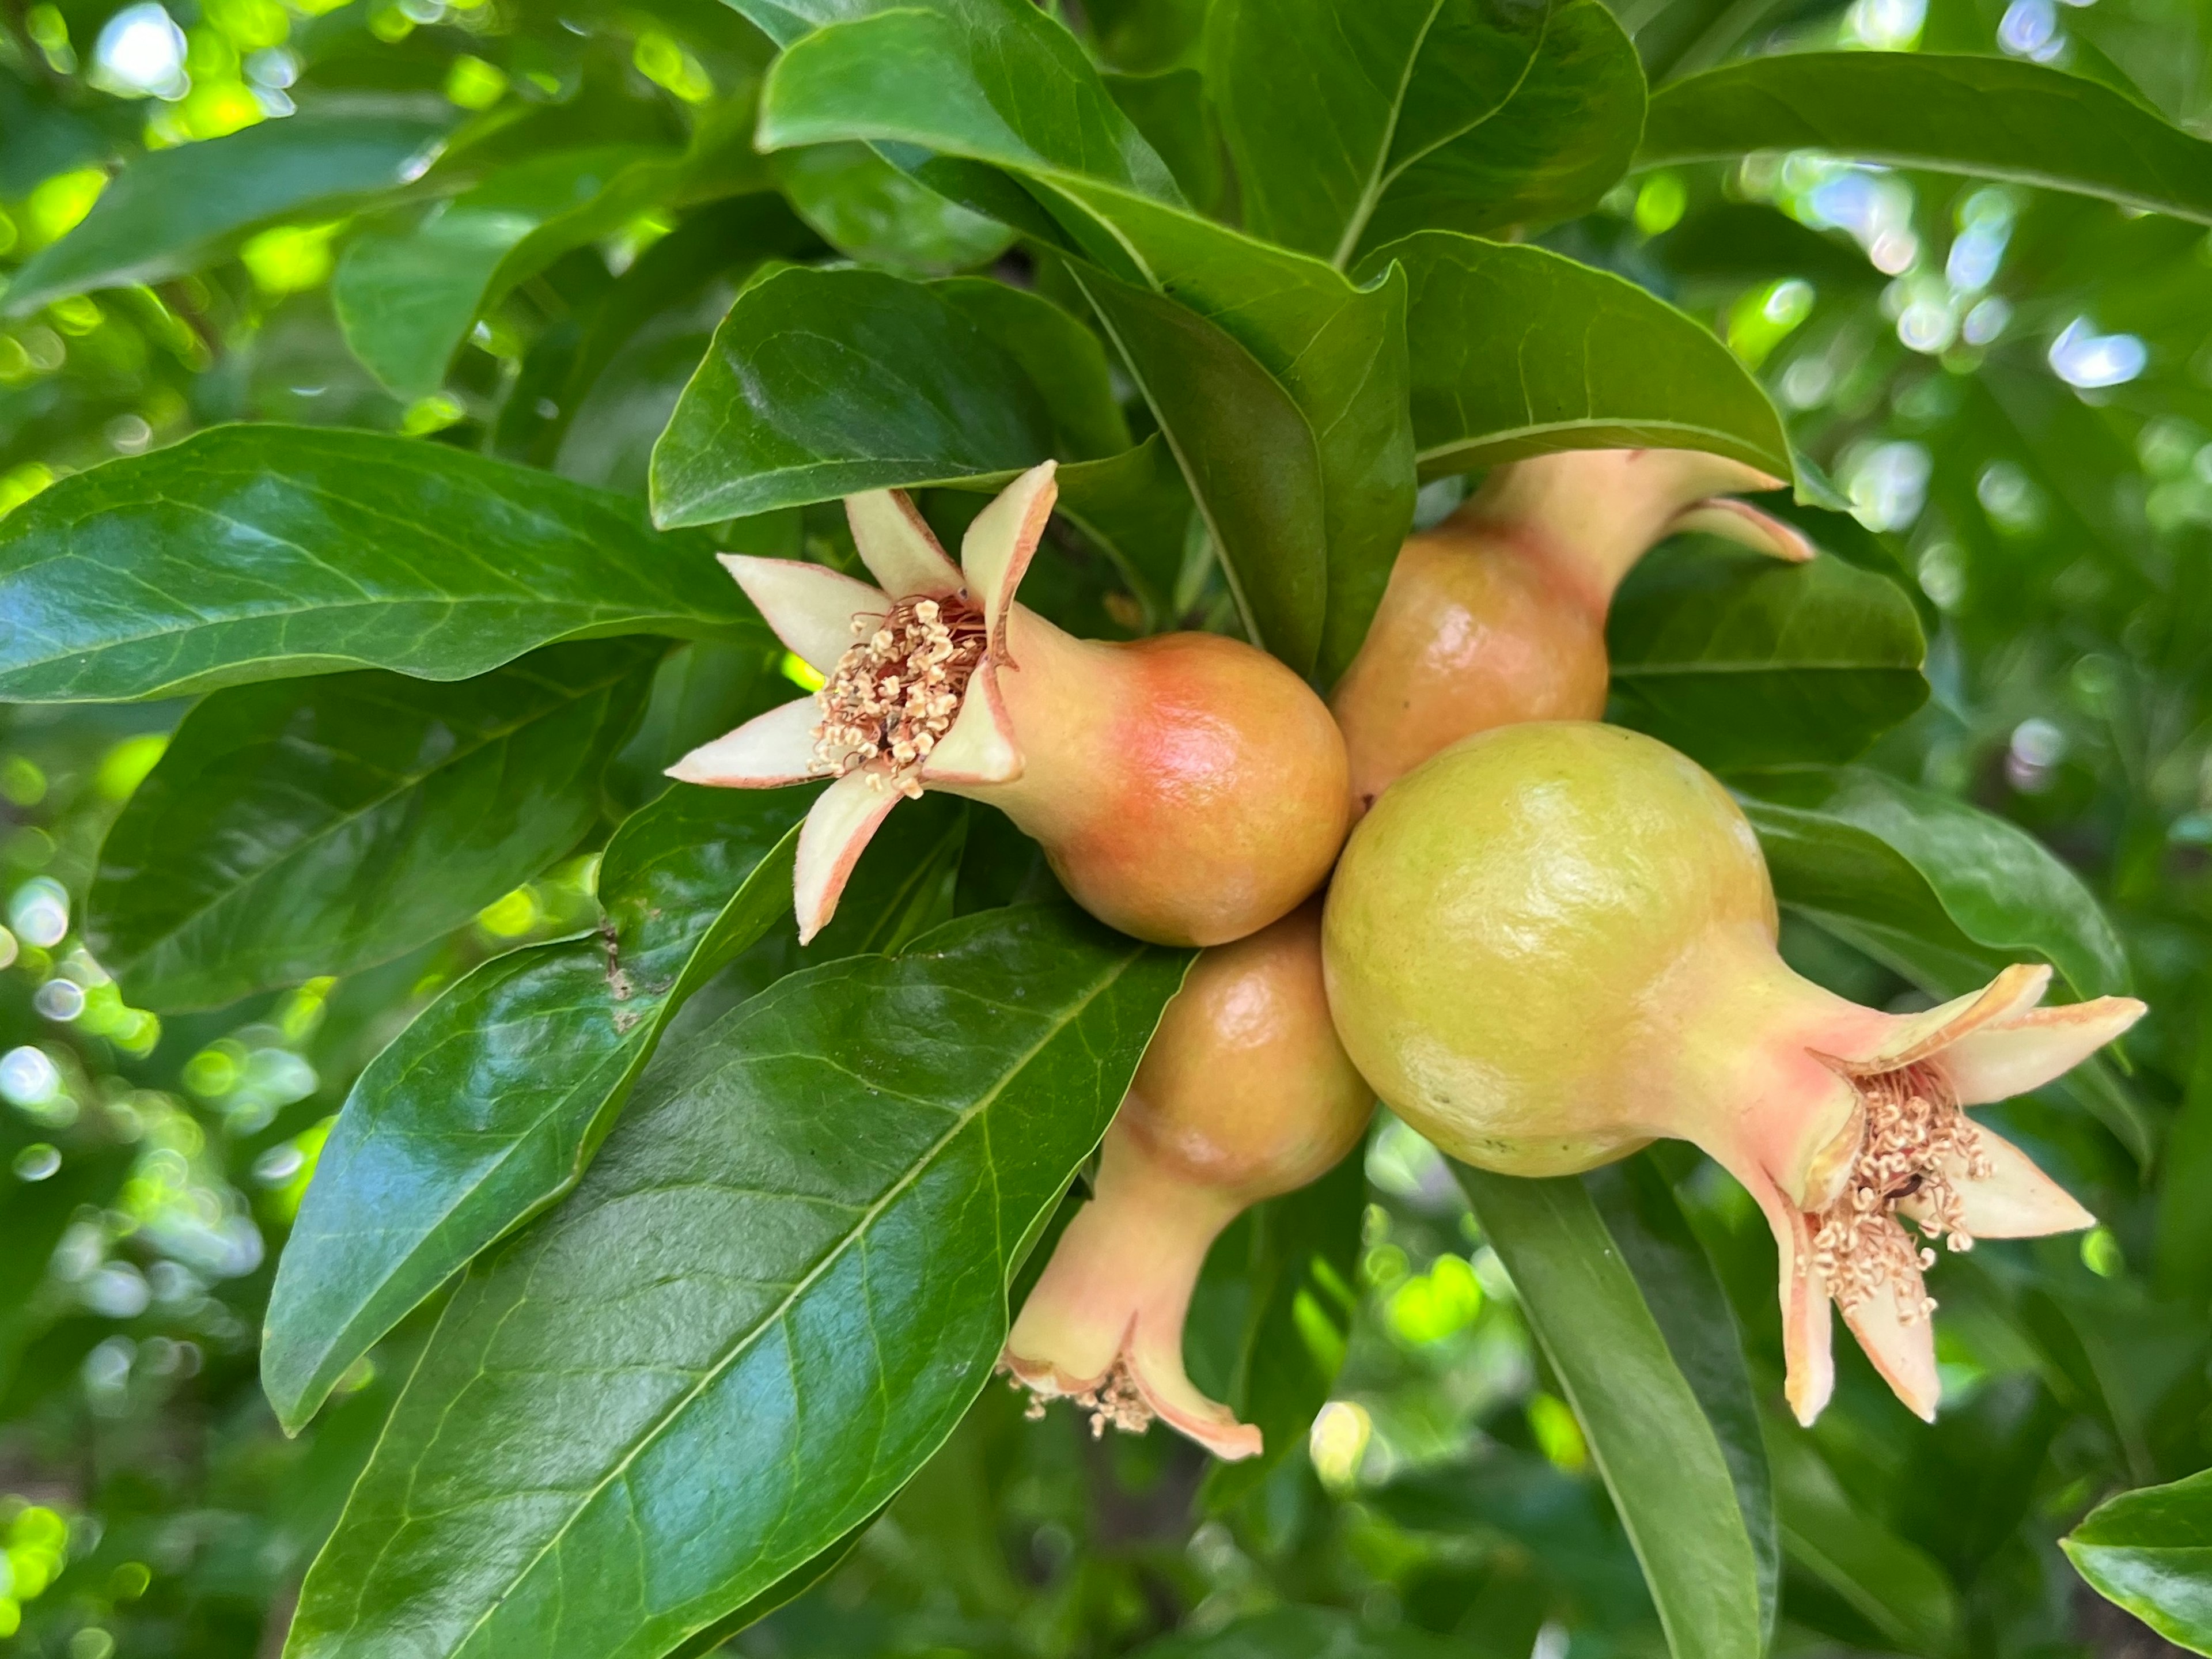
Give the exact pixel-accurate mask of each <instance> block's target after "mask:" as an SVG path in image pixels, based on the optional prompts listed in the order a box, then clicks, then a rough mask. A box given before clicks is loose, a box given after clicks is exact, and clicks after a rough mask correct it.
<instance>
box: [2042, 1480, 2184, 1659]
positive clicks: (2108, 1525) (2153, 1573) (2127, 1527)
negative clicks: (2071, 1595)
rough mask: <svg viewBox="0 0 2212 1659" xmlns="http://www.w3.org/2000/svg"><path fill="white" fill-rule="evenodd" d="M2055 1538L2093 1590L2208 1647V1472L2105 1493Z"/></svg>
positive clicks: (2163, 1631)
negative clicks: (2081, 1518) (2103, 1499)
mask: <svg viewBox="0 0 2212 1659" xmlns="http://www.w3.org/2000/svg"><path fill="white" fill-rule="evenodd" d="M2058 1544H2059V1547H2060V1548H2062V1549H2063V1550H2064V1551H2065V1552H2066V1559H2068V1560H2069V1561H2071V1562H2072V1563H2073V1564H2074V1565H2075V1570H2076V1571H2079V1572H2080V1573H2081V1577H2084V1578H2086V1579H2087V1580H2088V1581H2089V1586H2090V1588H2091V1589H2094V1590H2095V1591H2096V1592H2097V1594H2098V1595H2101V1596H2103V1597H2105V1598H2106V1600H2107V1601H2117V1602H2118V1604H2119V1605H2120V1606H2122V1607H2125V1608H2126V1609H2127V1610H2128V1611H2129V1612H2130V1613H2133V1614H2135V1616H2136V1618H2138V1619H2140V1620H2142V1621H2143V1623H2145V1624H2146V1625H2148V1626H2150V1627H2151V1628H2152V1629H2153V1630H2154V1631H2156V1632H2158V1633H2159V1634H2160V1636H2163V1637H2165V1638H2166V1640H2167V1641H2169V1642H2173V1643H2177V1644H2179V1645H2180V1646H2182V1647H2185V1648H2187V1649H2188V1650H2190V1651H2191V1653H2212V1471H2207V1472H2205V1473H2203V1474H2192V1475H2191V1476H2190V1477H2189V1478H2188V1479H2187V1480H2176V1481H2174V1482H2173V1483H2172V1485H2170V1486H2147V1487H2145V1488H2143V1489H2142V1490H2141V1491H2139V1492H2122V1493H2121V1494H2120V1495H2119V1496H2118V1497H2117V1498H2109V1499H2107V1500H2106V1502H2104V1503H2102V1504H2099V1505H2098V1506H2097V1507H2096V1508H2095V1509H2093V1510H2090V1511H2089V1515H2088V1518H2087V1520H2085V1521H2083V1522H2081V1525H2080V1526H2078V1527H2076V1528H2074V1530H2073V1531H2072V1532H2070V1533H2069V1534H2066V1536H2065V1537H2063V1538H2062V1539H2060V1540H2059V1541H2058Z"/></svg>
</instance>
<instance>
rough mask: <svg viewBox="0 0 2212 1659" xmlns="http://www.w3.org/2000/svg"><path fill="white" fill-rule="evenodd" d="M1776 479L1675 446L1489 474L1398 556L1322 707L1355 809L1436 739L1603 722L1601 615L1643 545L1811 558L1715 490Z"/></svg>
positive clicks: (1572, 457) (1557, 458) (1783, 531)
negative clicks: (1338, 736) (1724, 545)
mask: <svg viewBox="0 0 2212 1659" xmlns="http://www.w3.org/2000/svg"><path fill="white" fill-rule="evenodd" d="M1779 487H1780V481H1779V480H1778V479H1775V478H1770V477H1766V476H1765V475H1764V474H1763V473H1759V472H1757V471H1753V469H1752V468H1750V467H1747V466H1746V465H1742V464H1741V462H1738V461H1730V460H1724V459H1722V458H1721V457H1719V456H1717V455H1707V454H1704V453H1699V452H1698V451H1694V450H1683V449H1597V450H1576V451H1571V452H1570V453H1565V454H1559V455H1541V456H1537V457H1535V458H1534V459H1529V460H1525V461H1515V462H1512V463H1511V464H1510V465H1504V466H1500V467H1498V468H1496V469H1494V470H1493V471H1492V472H1491V474H1490V476H1489V477H1487V478H1486V479H1485V480H1484V481H1483V484H1482V488H1481V489H1479V490H1477V491H1476V492H1475V494H1474V495H1473V496H1472V497H1470V498H1469V499H1468V501H1467V503H1466V504H1465V505H1464V506H1462V507H1461V508H1460V509H1459V510H1458V511H1457V512H1456V513H1453V514H1452V515H1451V517H1449V519H1446V520H1444V521H1443V523H1442V524H1440V525H1438V526H1436V527H1435V528H1434V529H1433V530H1429V531H1425V532H1422V533H1421V534H1419V535H1418V536H1415V537H1413V538H1412V539H1411V540H1409V541H1408V542H1407V544H1406V545H1405V546H1404V547H1403V548H1402V549H1401V550H1400V551H1399V554H1398V560H1397V562H1396V564H1395V565H1394V566H1393V567H1392V568H1391V571H1390V585H1389V588H1388V589H1387V590H1386V591H1385V592H1384V593H1383V604H1382V606H1381V608H1380V609H1379V610H1377V611H1376V615H1375V623H1374V626H1373V627H1372V628H1371V629H1369V631H1368V635H1367V641H1366V643H1365V644H1364V646H1362V647H1360V652H1359V654H1358V656H1357V657H1356V658H1354V659H1352V666H1351V667H1350V668H1348V669H1346V671H1345V674H1344V678H1342V679H1341V680H1340V681H1339V682H1338V683H1337V687H1336V690H1335V692H1334V695H1333V696H1331V697H1330V699H1329V703H1330V707H1331V708H1333V709H1334V712H1335V714H1336V719H1337V723H1338V725H1339V726H1341V727H1342V728H1343V731H1344V740H1345V744H1346V748H1347V749H1348V750H1350V753H1351V757H1352V797H1353V800H1354V802H1355V804H1356V806H1357V810H1358V811H1365V810H1366V809H1367V807H1368V805H1370V803H1371V802H1372V801H1373V800H1374V799H1375V798H1376V796H1377V795H1379V794H1381V793H1383V789H1384V788H1385V787H1388V786H1389V782H1390V781H1391V780H1392V779H1393V778H1395V777H1397V776H1399V775H1401V774H1402V773H1404V772H1407V771H1409V770H1411V769H1413V767H1416V766H1418V765H1419V764H1420V763H1422V762H1423V761H1425V760H1426V759H1427V758H1428V757H1430V756H1431V755H1433V754H1435V753H1436V752H1437V750H1439V749H1442V748H1443V747H1445V746H1446V745H1447V744H1454V743H1456V742H1458V741H1459V740H1460V739H1461V738H1464V737H1468V736H1469V735H1471V734H1472V733H1474V732H1486V731H1488V730H1489V729H1490V728H1491V727H1492V726H1507V725H1510V724H1513V723H1514V722H1516V721H1519V720H1595V719H1597V717H1598V716H1599V715H1601V714H1603V713H1604V712H1605V691H1606V680H1607V662H1606V653H1605V617H1606V611H1607V608H1608V607H1609V606H1610V605H1611V604H1612V603H1613V590H1614V589H1615V588H1617V587H1618V586H1620V582H1621V579H1622V578H1623V577H1624V576H1626V574H1628V572H1629V569H1630V568H1631V567H1632V565H1634V564H1635V562H1637V560H1638V559H1639V558H1641V557H1642V556H1644V552H1645V550H1647V549H1649V548H1650V547H1651V546H1652V545H1653V544H1656V543H1657V542H1660V541H1662V540H1664V539H1665V538H1667V537H1668V536H1671V535H1674V534H1676V533H1677V532H1681V531H1686V530H1702V531H1705V532H1710V533H1711V534H1714V535H1720V536H1726V537H1728V538H1729V539H1730V540H1732V541H1737V542H1741V543H1742V544H1745V545H1747V546H1749V547H1753V548H1756V549H1757V550H1759V551H1760V552H1762V553H1770V554H1771V555H1773V556H1775V557H1777V558H1783V559H1790V560H1803V559H1809V558H1810V557H1812V556H1813V550H1812V548H1811V547H1810V546H1809V545H1808V544H1807V543H1806V542H1805V540H1804V538H1802V536H1800V535H1799V534H1798V533H1797V532H1796V531H1795V530H1793V529H1791V528H1790V526H1788V525H1785V524H1783V523H1782V522H1780V521H1779V520H1775V519H1771V518H1769V517H1768V516H1767V515H1766V514H1765V513H1761V512H1759V510H1758V509H1757V508H1755V507H1749V506H1747V505H1746V504H1745V503H1743V502H1741V501H1730V500H1729V499H1727V498H1726V497H1725V496H1723V495H1720V494H1719V493H1718V492H1720V491H1723V490H1729V489H1778V488H1779Z"/></svg>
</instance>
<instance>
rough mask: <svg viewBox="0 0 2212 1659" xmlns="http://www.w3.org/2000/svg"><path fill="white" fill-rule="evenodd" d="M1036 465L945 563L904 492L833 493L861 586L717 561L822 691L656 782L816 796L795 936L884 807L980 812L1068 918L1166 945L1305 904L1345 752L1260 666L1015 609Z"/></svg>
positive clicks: (775, 567) (789, 569)
mask: <svg viewBox="0 0 2212 1659" xmlns="http://www.w3.org/2000/svg"><path fill="white" fill-rule="evenodd" d="M1053 475H1054V465H1053V463H1051V462H1049V461H1047V462H1045V463H1044V464H1043V465H1040V466H1036V467H1034V468H1032V469H1031V470H1030V471H1027V472H1025V473H1024V474H1023V475H1022V476H1021V477H1018V478H1017V479H1015V480H1014V482H1013V483H1011V484H1010V485H1008V486H1007V487H1006V489H1005V490H1004V491H1003V492H1002V493H1001V494H1000V495H998V496H997V497H996V498H994V500H993V501H991V503H990V504H989V505H988V506H987V507H985V508H984V509H983V511H982V512H981V513H979V514H978V515H977V516H976V518H975V521H974V522H973V523H972V524H971V525H969V528H968V532H967V535H966V537H965V538H964V539H963V541H962V543H961V549H960V562H959V563H958V564H957V565H956V564H954V563H953V562H952V561H951V559H950V558H948V557H946V556H945V550H944V549H943V548H941V547H940V546H939V544H938V542H937V538H936V537H935V536H933V534H931V532H930V530H929V526H927V524H925V523H924V522H923V521H922V519H921V514H920V513H917V512H916V511H915V507H914V506H913V504H912V503H911V502H910V501H908V499H907V498H906V497H905V496H904V495H901V494H899V493H897V492H896V491H892V490H873V491H870V492H868V493H866V494H865V495H854V496H850V497H848V498H847V500H846V502H845V511H846V516H847V518H848V520H849V522H850V523H851V525H852V527H853V540H854V544H855V546H857V547H858V549H859V550H860V559H861V562H863V563H864V564H866V566H867V568H868V570H869V572H870V574H872V575H873V576H874V577H875V578H876V580H877V582H878V584H879V586H869V585H868V584H867V583H866V582H861V581H856V580H854V579H853V578H852V577H849V576H845V575H841V574H838V573H837V572H836V571H834V570H830V569H827V568H823V566H821V565H817V564H808V563H804V562H797V561H793V560H787V559H761V558H749V557H743V556H737V555H725V556H723V559H722V562H723V563H724V564H725V565H726V566H727V567H728V568H729V571H730V574H732V575H733V576H734V577H736V578H737V580H738V586H741V587H743V588H744V591H745V593H746V595H747V596H748V597H749V598H750V599H751V600H752V602H753V604H754V605H756V606H757V607H758V608H759V611H760V612H761V614H762V616H763V617H766V618H767V620H768V623H769V627H770V628H772V629H775V633H776V635H777V637H778V638H780V639H781V640H782V641H783V642H784V644H785V645H787V646H788V647H790V648H791V650H792V652H793V654H795V655H796V656H798V657H799V658H800V659H802V660H804V661H805V662H806V663H807V664H808V665H811V667H812V668H813V669H814V670H815V671H816V672H817V673H818V674H820V675H821V676H822V677H823V685H822V689H821V690H819V691H817V692H816V693H815V694H814V695H813V696H809V697H801V698H799V699H796V700H795V701H793V702H788V703H786V704H785V705H783V707H781V708H775V709H771V710H770V711H769V713H767V714H763V715H762V716H760V717H759V718H758V719H757V720H752V721H750V722H749V723H747V724H746V725H744V726H739V727H738V729H737V730H736V731H734V732H730V733H729V734H728V735H727V736H726V737H722V738H716V739H715V740H714V742H712V743H710V744H706V745H704V746H703V747H702V748H699V749H696V750H692V752H691V753H690V754H689V755H686V756H685V757H684V758H683V759H682V760H681V761H679V762H678V763H677V764H676V765H674V766H673V767H671V768H670V769H669V775H670V776H671V777H675V778H678V779H681V780H683V781H685V782H689V783H701V784H711V785H719V786H722V787H732V788H740V789H764V788H775V787H778V786H781V785H784V784H793V783H804V782H806V781H810V780H819V779H822V778H829V779H832V780H834V781H832V782H831V784H830V785H829V788H827V789H826V790H824V791H823V793H822V797H821V799H819V800H817V801H816V802H815V803H814V805H813V807H812V808H811V811H809V812H808V813H807V817H806V823H805V827H804V828H803V829H801V831H800V833H799V855H798V868H797V872H796V875H795V878H794V882H793V886H794V894H795V897H796V899H797V903H798V911H799V938H800V939H801V940H802V941H805V940H808V939H812V938H813V937H814V936H815V935H816V934H817V933H819V932H820V931H821V930H822V928H823V927H824V926H825V925H826V924H827V923H828V922H829V918H830V916H831V915H832V914H833V913H834V912H835V911H836V908H837V898H838V895H839V894H840V893H841V892H842V891H843V890H844V886H845V883H846V880H847V878H848V877H849V876H850V875H851V874H852V871H853V866H854V863H855V861H856V860H858V859H859V858H860V854H861V852H862V850H863V849H865V848H866V846H867V844H868V840H869V838H870V837H871V836H873V835H874V834H875V832H876V829H877V826H878V825H879V824H881V823H883V821H884V817H886V816H887V815H888V814H889V813H890V811H891V809H892V808H893V807H894V806H896V805H898V803H899V802H900V801H901V800H903V799H908V798H910V797H915V796H919V795H921V794H922V793H924V792H926V791H927V790H932V789H941V790H948V791H950V792H951V793H956V794H960V795H965V796H968V797H969V798H971V799H976V800H981V801H987V802H988V803H990V804H991V805H994V806H997V807H999V808H1000V809H1001V810H1002V811H1005V812H1006V815H1007V816H1008V817H1011V818H1012V819H1013V820H1014V822H1015V823H1017V824H1018V825H1020V826H1021V828H1022V829H1024V830H1026V831H1027V832H1028V833H1029V834H1030V835H1031V836H1034V837H1036V840H1037V841H1038V842H1041V843H1042V845H1043V848H1044V851H1045V854H1046V856H1047V858H1048V860H1050V861H1051V864H1052V866H1053V868H1054V871H1055V872H1057V874H1058V875H1059V877H1060V880H1061V881H1062V882H1063V883H1064V884H1066V887H1067V890H1068V891H1069V892H1070V894H1071V895H1073V897H1074V898H1075V899H1076V900H1077V902H1079V903H1081V904H1082V905H1084V906H1085V908H1087V909H1089V910H1090V911H1091V914H1092V915H1096V916H1097V917H1099V918H1100V919H1101V920H1102V921H1106V922H1108V923H1109V924H1111V925H1112V926H1114V927H1119V928H1121V930H1122V931H1123V932H1125V933H1133V934H1135V935H1136V936H1137V937H1138V938H1139V939H1151V940H1152V941H1154V942H1156V943H1158V944H1163V945H1218V944H1224V943H1226V942H1227V941H1229V940H1231V939H1241V938H1243V936H1244V935H1245V934H1247V933H1251V932H1252V931H1254V930H1255V929H1256V928H1259V927H1265V926H1266V925H1267V923H1269V922H1271V921H1274V920H1275V918H1276V917H1278V916H1280V915H1284V914H1285V912H1287V911H1289V910H1290V909H1291V908H1293V907H1294V906H1296V905H1297V903H1298V902H1300V901H1301V900H1302V899H1304V897H1305V896H1307V895H1308V894H1310V893H1311V892H1312V891H1313V890H1315V889H1316V887H1318V886H1319V885H1320V884H1321V883H1322V878H1324V877H1325V876H1326V875H1327V874H1328V866H1329V865H1330V863H1331V861H1332V860H1334V858H1335V856H1336V852H1337V848H1339V847H1340V845H1341V844H1342V842H1343V839H1344V830H1345V825H1346V776H1347V774H1346V765H1345V759H1344V744H1343V739H1342V738H1340V737H1339V736H1338V734H1337V731H1336V727H1335V725H1334V722H1333V721H1332V720H1330V719H1329V716H1328V709H1327V708H1325V707H1324V706H1323V705H1322V702H1321V700H1320V699H1319V698H1318V697H1317V696H1315V695H1314V693H1313V692H1312V690H1310V688H1309V687H1308V686H1307V685H1306V684H1305V683H1304V681H1302V680H1300V679H1299V678H1297V676H1296V675H1295V674H1293V673H1291V671H1290V670H1289V669H1287V668H1285V666H1284V665H1282V664H1280V663H1279V662H1277V661H1276V660H1275V659H1273V658H1272V657H1269V656H1267V655H1266V654H1265V653H1262V652H1260V651H1257V650H1255V649H1254V648H1253V647H1250V646H1248V645H1245V644H1243V643H1242V642H1240V641H1235V640H1228V639H1223V638H1220V637H1218V636H1217V635H1207V634H1170V635H1156V636H1154V637H1152V638H1150V639H1144V640H1137V641H1128V642H1111V641H1097V640H1080V639H1076V638H1074V637H1073V636H1071V635H1067V634H1066V633H1063V632H1062V631H1061V630H1060V629H1058V628H1055V627H1054V626H1053V624H1052V623H1049V622H1047V621H1046V620H1045V619H1044V618H1043V617H1040V616H1038V615H1037V614H1036V612H1034V611H1030V610H1028V609H1026V608H1025V607H1024V606H1022V605H1017V604H1016V603H1015V601H1014V592H1015V590H1016V589H1017V588H1018V586H1020V584H1021V580H1022V575H1023V573H1024V571H1026V570H1027V569H1028V568H1029V564H1030V558H1031V556H1033V555H1034V554H1035V553H1036V546H1037V541H1038V538H1040V537H1041V536H1042V534H1043V532H1044V528H1045V525H1046V522H1047V520H1048V519H1049V518H1050V516H1051V513H1052V507H1053V502H1054V496H1055V493H1056V487H1055V485H1054V476H1053Z"/></svg>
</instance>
